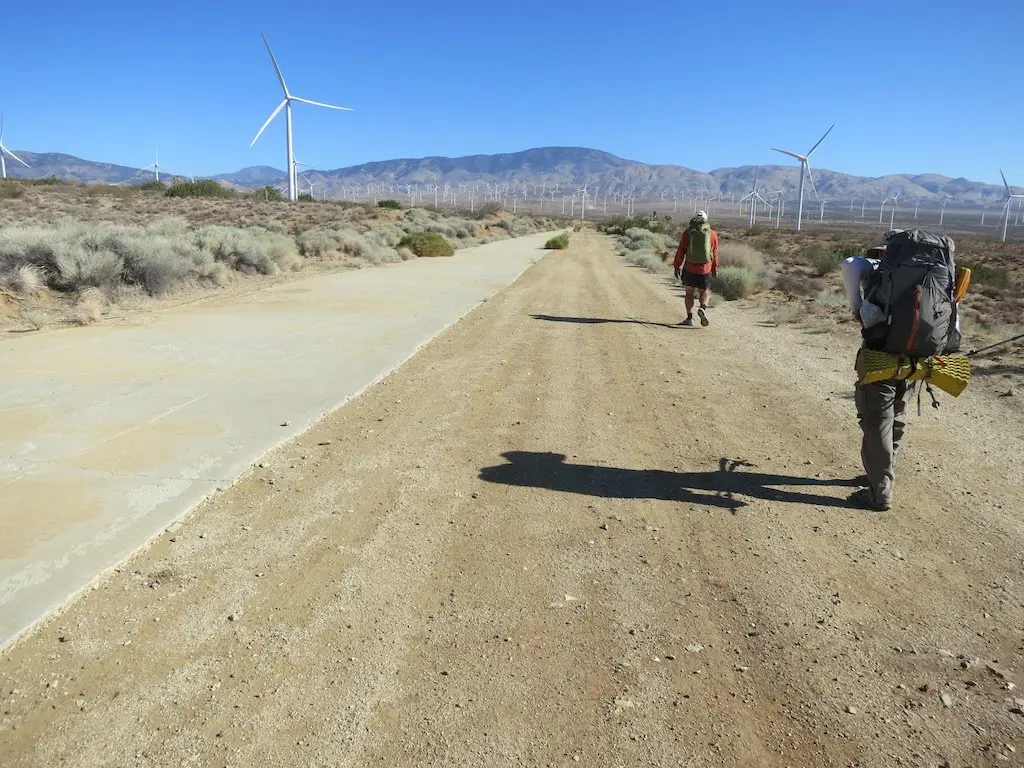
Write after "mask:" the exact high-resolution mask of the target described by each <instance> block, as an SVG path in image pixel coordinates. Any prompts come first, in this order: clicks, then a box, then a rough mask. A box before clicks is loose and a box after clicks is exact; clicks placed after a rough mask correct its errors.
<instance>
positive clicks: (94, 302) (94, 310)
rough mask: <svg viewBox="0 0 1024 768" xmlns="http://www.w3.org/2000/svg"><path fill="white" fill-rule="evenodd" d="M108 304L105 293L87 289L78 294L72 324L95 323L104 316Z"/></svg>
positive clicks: (72, 313) (72, 314)
mask: <svg viewBox="0 0 1024 768" xmlns="http://www.w3.org/2000/svg"><path fill="white" fill-rule="evenodd" d="M106 304H107V300H106V298H105V297H104V296H103V293H102V292H101V291H99V290H98V289H96V288H86V289H85V290H84V291H81V292H80V293H79V294H78V297H77V298H76V299H75V306H74V308H73V309H72V312H71V318H70V319H71V322H73V323H76V324H77V325H89V324H91V323H95V322H96V321H97V320H99V319H100V317H102V316H103V309H104V307H105V306H106Z"/></svg>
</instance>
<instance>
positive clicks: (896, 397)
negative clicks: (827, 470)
mask: <svg viewBox="0 0 1024 768" xmlns="http://www.w3.org/2000/svg"><path fill="white" fill-rule="evenodd" d="M913 395H914V385H913V384H912V383H909V384H908V382H906V381H880V382H878V383H876V384H864V385H862V386H858V387H857V388H856V397H855V399H856V402H857V420H858V421H859V422H860V428H861V431H862V432H863V433H864V439H863V441H862V442H861V448H860V456H861V460H862V461H863V462H864V474H866V475H867V476H868V486H869V487H870V488H871V493H872V494H873V496H874V500H875V503H876V504H884V505H886V506H888V505H890V504H892V486H893V481H894V480H895V478H896V474H895V470H894V466H893V463H894V459H895V457H896V450H897V449H898V448H899V447H900V441H901V440H902V439H903V430H904V429H905V428H906V425H907V422H906V411H907V405H908V404H909V403H910V401H911V398H912V397H913Z"/></svg>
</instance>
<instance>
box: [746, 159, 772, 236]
mask: <svg viewBox="0 0 1024 768" xmlns="http://www.w3.org/2000/svg"><path fill="white" fill-rule="evenodd" d="M758 170H760V169H759V168H758V166H756V165H755V166H754V186H753V188H752V189H751V190H750V191H749V192H748V193H747V194H745V195H744V196H743V197H741V198H740V205H742V204H743V203H744V202H746V201H747V200H749V201H750V228H751V229H753V228H754V222H755V221H757V202H758V200H760V201H761V202H762V203H764V204H765V205H767V203H768V201H767V200H765V199H764V198H763V197H761V195H760V194H759V193H758V191H757V172H758Z"/></svg>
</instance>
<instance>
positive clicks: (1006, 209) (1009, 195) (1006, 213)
mask: <svg viewBox="0 0 1024 768" xmlns="http://www.w3.org/2000/svg"><path fill="white" fill-rule="evenodd" d="M999 175H1000V176H1002V177H1003V186H1004V187H1006V205H1004V206H1003V242H1004V243H1005V242H1006V225H1007V224H1008V223H1009V221H1010V206H1011V205H1013V201H1014V200H1024V195H1015V194H1013V192H1012V191H1011V190H1010V185H1009V184H1007V183H1006V176H1005V175H1004V174H1003V172H1002V171H999Z"/></svg>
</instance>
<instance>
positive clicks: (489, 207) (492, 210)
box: [471, 202, 501, 219]
mask: <svg viewBox="0 0 1024 768" xmlns="http://www.w3.org/2000/svg"><path fill="white" fill-rule="evenodd" d="M500 211H501V204H500V203H494V202H491V203H484V204H483V205H481V206H480V207H479V208H477V209H476V210H475V211H474V212H473V213H472V214H471V215H472V217H473V218H474V219H483V218H486V217H487V216H493V215H494V214H496V213H499V212H500Z"/></svg>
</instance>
